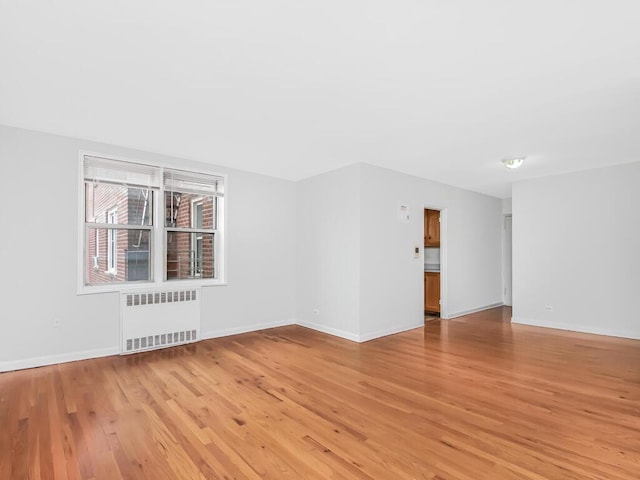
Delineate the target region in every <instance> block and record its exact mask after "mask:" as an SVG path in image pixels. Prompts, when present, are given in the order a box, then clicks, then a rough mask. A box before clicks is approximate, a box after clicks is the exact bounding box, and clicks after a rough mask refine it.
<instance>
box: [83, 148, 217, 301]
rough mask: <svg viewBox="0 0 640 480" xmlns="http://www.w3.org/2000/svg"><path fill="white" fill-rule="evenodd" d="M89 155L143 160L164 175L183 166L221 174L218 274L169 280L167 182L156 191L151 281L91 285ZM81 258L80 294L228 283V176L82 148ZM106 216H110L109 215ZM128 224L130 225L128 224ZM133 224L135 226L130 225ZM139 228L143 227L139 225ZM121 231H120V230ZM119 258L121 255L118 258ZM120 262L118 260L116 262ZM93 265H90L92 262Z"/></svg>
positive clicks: (142, 162) (133, 160) (215, 254)
mask: <svg viewBox="0 0 640 480" xmlns="http://www.w3.org/2000/svg"><path fill="white" fill-rule="evenodd" d="M85 157H98V158H104V159H107V160H115V161H121V162H128V163H134V164H142V165H145V166H149V167H153V168H156V169H158V170H159V171H160V175H161V176H162V175H163V172H164V171H165V170H182V171H188V172H191V173H196V174H204V175H210V176H215V177H219V178H220V179H221V180H222V183H223V185H224V202H223V203H222V205H221V206H219V207H218V211H217V215H218V217H217V219H216V220H217V229H216V235H215V242H214V261H215V262H216V273H217V275H216V278H204V279H203V278H192V279H171V280H166V278H165V277H166V251H165V248H166V235H167V228H165V222H164V185H163V186H162V187H161V188H160V189H159V190H154V191H153V195H154V196H153V199H152V202H153V210H152V214H153V226H152V227H151V233H150V242H151V251H152V252H153V253H152V254H151V257H150V259H149V261H150V264H151V280H149V281H148V282H140V281H137V282H130V283H128V282H120V283H110V284H99V285H87V284H86V281H85V275H86V270H87V266H86V265H85V261H87V262H88V261H89V260H87V258H88V256H87V253H88V252H87V248H88V244H87V242H86V231H87V222H86V221H85V208H86V204H85V174H84V159H85ZM78 172H79V175H78V178H79V181H78V260H77V262H78V263H77V293H78V294H79V295H84V294H92V293H104V292H123V291H125V292H129V291H136V290H138V291H139V290H148V289H150V288H167V287H169V286H170V287H171V288H190V287H202V286H224V285H227V281H226V271H227V270H226V264H227V262H226V252H227V235H226V230H227V221H226V210H227V208H228V205H229V195H228V190H229V186H228V185H229V183H228V181H229V180H228V176H227V175H226V174H221V173H219V172H215V171H209V170H207V169H206V168H205V169H189V168H185V167H184V166H180V165H176V164H171V163H160V162H158V163H156V162H146V161H140V160H136V159H132V158H127V157H122V156H117V155H110V154H105V153H100V152H91V151H84V150H81V151H80V152H79V162H78ZM105 220H106V219H105ZM125 228H126V227H125ZM130 228H131V227H130ZM138 228H139V227H138ZM116 234H117V233H116ZM116 262H117V259H116ZM116 265H117V263H116ZM89 267H90V265H89Z"/></svg>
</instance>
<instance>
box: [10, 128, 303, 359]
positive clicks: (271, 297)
mask: <svg viewBox="0 0 640 480" xmlns="http://www.w3.org/2000/svg"><path fill="white" fill-rule="evenodd" d="M81 149H82V150H90V151H95V152H101V153H105V154H112V155H119V156H123V157H127V158H135V159H139V160H142V161H147V162H160V163H171V164H174V165H177V166H184V167H195V168H197V166H198V165H199V164H197V163H194V162H189V161H186V160H179V159H174V158H168V157H163V156H159V155H154V154H151V153H145V152H139V151H134V150H128V149H124V148H119V147H114V146H109V145H103V144H97V143H92V142H86V141H81V140H76V139H70V138H64V137H58V136H53V135H47V134H42V133H36V132H31V131H26V130H21V129H15V128H9V127H3V126H0V164H1V165H2V166H3V169H4V175H3V199H4V200H3V207H2V208H1V209H0V224H1V225H2V234H1V235H0V265H2V269H3V275H2V278H1V280H0V282H1V284H0V295H1V303H0V304H1V305H2V312H3V313H2V320H3V321H2V328H3V334H2V335H1V336H0V371H1V370H7V369H12V368H22V367H26V366H33V365H42V364H46V363H52V362H59V361H66V360H73V359H77V358H87V357H91V356H99V355H107V354H112V353H117V352H118V342H119V338H118V336H119V297H118V294H117V293H105V294H94V295H77V294H76V287H77V283H76V272H77V265H76V263H77V248H78V245H77V236H78V219H77V205H78V203H77V202H78V199H77V194H78V193H77V192H78V184H77V182H78V162H79V160H78V152H79V150H81ZM206 168H207V169H209V170H211V169H214V170H215V171H218V172H220V173H227V174H228V199H227V207H228V211H227V215H228V229H227V240H228V252H227V255H228V256H227V280H228V285H227V286H216V287H207V288H204V289H203V325H202V329H203V334H204V335H205V336H216V335H222V334H227V333H234V332H240V331H248V330H254V329H256V328H261V327H266V326H271V325H280V324H285V323H293V322H294V321H295V275H296V272H295V258H296V229H295V222H296V220H295V213H296V210H295V195H296V191H295V184H294V183H292V182H288V181H284V180H277V179H274V178H270V177H265V176H261V175H256V174H252V173H246V172H240V171H236V170H231V169H226V168H217V167H211V166H206ZM54 319H59V320H60V321H61V326H60V327H59V328H53V320H54Z"/></svg>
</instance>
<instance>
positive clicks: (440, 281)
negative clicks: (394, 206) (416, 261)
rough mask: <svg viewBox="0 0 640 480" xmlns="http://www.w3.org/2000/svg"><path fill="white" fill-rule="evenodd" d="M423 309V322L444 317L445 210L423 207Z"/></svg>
mask: <svg viewBox="0 0 640 480" xmlns="http://www.w3.org/2000/svg"><path fill="white" fill-rule="evenodd" d="M423 233H424V242H423V247H424V249H423V253H424V255H423V257H424V265H423V266H424V268H423V282H424V283H423V287H424V296H423V303H424V305H423V309H424V320H425V322H428V321H432V320H439V319H440V318H446V316H445V315H446V303H445V301H444V299H445V293H446V291H445V285H446V282H445V275H446V255H445V248H446V210H445V209H439V208H435V207H425V208H424V230H423Z"/></svg>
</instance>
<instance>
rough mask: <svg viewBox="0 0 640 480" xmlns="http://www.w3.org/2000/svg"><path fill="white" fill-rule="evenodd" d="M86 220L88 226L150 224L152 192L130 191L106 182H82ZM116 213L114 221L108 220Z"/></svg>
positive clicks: (135, 189) (138, 189)
mask: <svg viewBox="0 0 640 480" xmlns="http://www.w3.org/2000/svg"><path fill="white" fill-rule="evenodd" d="M85 196H86V218H85V220H86V221H87V222H89V223H118V224H120V225H144V226H148V225H151V224H152V218H153V215H151V207H152V205H151V202H152V200H153V195H152V191H151V190H150V189H148V188H133V187H132V188H129V187H126V186H123V185H111V184H108V183H90V182H87V183H85ZM113 212H117V215H116V218H117V222H113V221H111V220H112V218H113V216H112V215H110V214H112V213H113Z"/></svg>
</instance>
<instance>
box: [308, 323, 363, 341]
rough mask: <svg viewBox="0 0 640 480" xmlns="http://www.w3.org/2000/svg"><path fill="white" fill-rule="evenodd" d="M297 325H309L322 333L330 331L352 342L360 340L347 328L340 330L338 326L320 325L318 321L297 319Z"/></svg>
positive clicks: (329, 332)
mask: <svg viewBox="0 0 640 480" xmlns="http://www.w3.org/2000/svg"><path fill="white" fill-rule="evenodd" d="M296 324H297V325H300V326H301V327H307V328H310V329H311V330H316V331H318V332H322V333H328V334H329V335H333V336H334V337H340V338H344V339H345V340H351V341H352V342H360V341H361V340H360V338H359V336H358V335H356V334H355V333H351V332H347V331H346V330H339V329H337V328H332V327H327V326H325V325H320V324H318V323H313V322H307V321H300V320H299V321H297V322H296Z"/></svg>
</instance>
